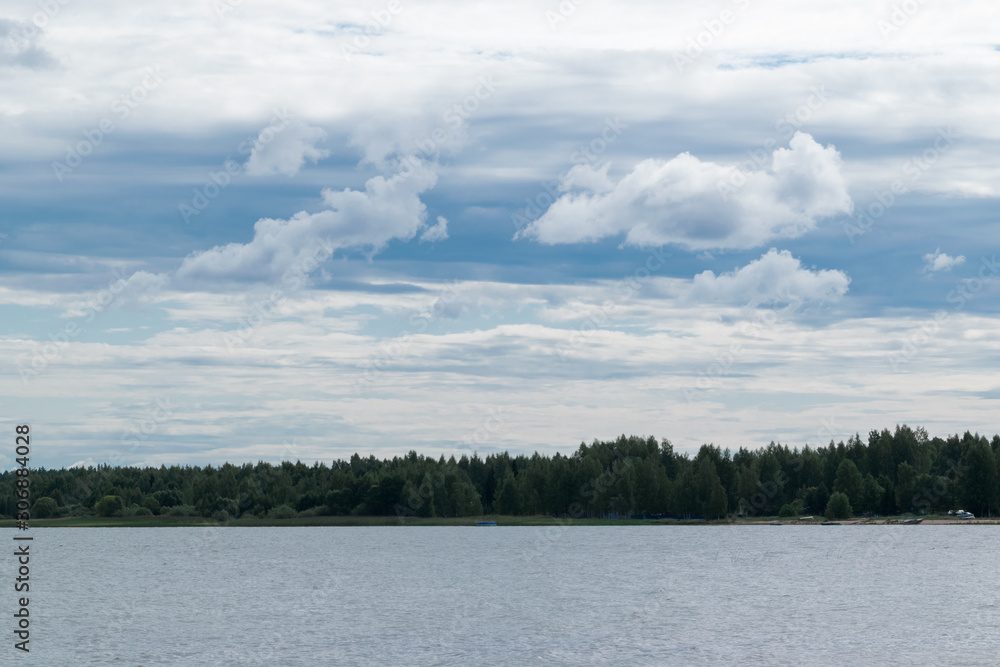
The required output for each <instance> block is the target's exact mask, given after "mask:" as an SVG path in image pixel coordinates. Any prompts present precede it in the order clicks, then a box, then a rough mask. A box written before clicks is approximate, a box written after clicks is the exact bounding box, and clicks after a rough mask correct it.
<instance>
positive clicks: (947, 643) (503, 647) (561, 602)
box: [0, 526, 1000, 665]
mask: <svg viewBox="0 0 1000 667" xmlns="http://www.w3.org/2000/svg"><path fill="white" fill-rule="evenodd" d="M31 533H32V534H33V535H34V537H35V540H34V543H33V545H32V551H33V556H32V563H31V565H32V572H31V578H32V581H31V603H30V608H31V619H32V639H31V647H32V652H31V654H30V655H29V656H22V655H14V654H15V652H14V651H13V650H12V647H11V646H10V644H11V643H12V642H11V641H10V636H11V634H12V633H11V630H12V629H13V622H12V616H11V614H12V613H13V605H14V601H15V599H14V598H15V595H14V593H13V591H12V586H9V585H8V584H7V583H4V584H3V585H2V586H0V590H3V591H5V592H4V593H3V594H2V599H0V609H3V617H4V618H5V619H7V620H6V621H4V626H5V627H3V628H2V630H3V636H4V637H5V638H6V639H5V645H4V646H3V647H2V649H0V656H3V657H2V659H0V664H4V665H13V664H24V665H480V664H482V665H527V664H555V665H580V664H633V665H635V664H639V665H642V664H648V665H662V664H669V665H702V664H703V665H717V664H735V663H740V664H761V665H765V664H766V665H802V664H822V665H834V664H838V665H844V664H847V665H870V664H893V665H910V664H932V663H933V664H955V665H958V664H962V665H969V664H982V665H995V664H998V662H1000V607H998V604H1000V600H998V593H1000V583H998V577H997V565H998V563H997V555H996V554H997V546H998V545H1000V527H997V526H843V527H836V526H826V527H819V526H808V527H807V526H782V527H776V526H775V527H771V526H759V527H725V526H721V527H657V526H649V527H646V526H630V527H624V526H623V527H575V528H560V527H552V528H533V527H524V528H520V527H517V528H515V527H508V528H505V527H498V528H476V527H468V528H460V527H454V528H402V527H394V528H111V529H101V528H59V529H34V530H32V531H31ZM12 534H13V532H12V531H8V530H4V531H2V532H0V536H2V537H3V538H4V539H5V540H6V541H7V544H8V545H9V544H12V543H13V542H12V541H11V539H10V538H11V537H12ZM5 551H9V552H12V551H13V550H12V549H5ZM13 568H14V563H13V558H12V557H11V556H10V555H9V554H8V555H6V556H5V558H4V568H3V574H2V575H0V576H3V577H4V578H5V579H9V580H12V579H13V575H12V572H13V571H14V570H13Z"/></svg>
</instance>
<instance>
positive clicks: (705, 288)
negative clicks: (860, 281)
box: [686, 248, 851, 306]
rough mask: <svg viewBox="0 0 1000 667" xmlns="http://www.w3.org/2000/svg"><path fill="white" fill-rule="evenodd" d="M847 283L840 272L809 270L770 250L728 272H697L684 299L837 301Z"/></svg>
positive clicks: (755, 303)
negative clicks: (718, 273)
mask: <svg viewBox="0 0 1000 667" xmlns="http://www.w3.org/2000/svg"><path fill="white" fill-rule="evenodd" d="M850 283H851V279H850V278H849V277H848V276H847V274H845V273H844V272H843V271H836V270H822V271H810V270H809V269H806V268H803V267H802V262H801V261H799V260H798V259H796V258H795V257H792V254H791V253H790V252H788V251H787V250H781V251H778V250H776V249H774V248H771V249H770V250H768V251H767V252H766V253H765V254H764V255H762V256H761V258H760V259H755V260H753V261H752V262H750V263H749V264H747V265H746V266H744V267H741V268H739V269H736V270H734V271H732V272H730V273H723V274H720V275H715V273H714V272H712V271H703V272H702V273H699V274H698V275H696V276H695V277H694V280H693V281H692V283H691V286H690V288H689V289H688V292H687V295H686V296H687V297H688V298H689V299H691V300H696V301H711V302H724V303H746V304H749V305H751V306H759V305H766V304H787V303H794V302H800V301H836V300H837V299H839V298H840V297H842V296H843V295H844V294H846V293H847V288H848V286H849V285H850Z"/></svg>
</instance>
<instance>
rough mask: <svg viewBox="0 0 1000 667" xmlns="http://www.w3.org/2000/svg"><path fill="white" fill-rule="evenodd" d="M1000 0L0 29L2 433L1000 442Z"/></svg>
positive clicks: (143, 442) (657, 5)
mask: <svg viewBox="0 0 1000 667" xmlns="http://www.w3.org/2000/svg"><path fill="white" fill-rule="evenodd" d="M344 5H349V6H344ZM993 9H994V7H993V5H992V3H989V2H985V1H975V0H970V1H968V2H963V3H952V4H946V3H932V2H928V1H926V0H924V1H918V0H906V1H900V0H894V1H893V2H879V1H875V2H871V1H865V2H860V1H846V2H845V1H844V0H837V1H836V2H832V1H826V0H814V1H812V2H809V3H802V2H791V1H786V0H771V1H763V0H724V1H721V2H704V1H701V0H699V1H697V2H695V1H687V0H683V1H672V2H662V1H657V2H642V1H635V2H629V3H621V2H602V1H598V0H563V1H562V2H557V1H556V0H552V1H547V2H546V1H538V2H527V1H522V0H510V1H507V2H504V3H502V5H501V4H498V3H491V2H462V3H457V2H435V1H433V0H432V1H425V2H420V3H413V2H407V1H406V0H391V1H388V2H383V1H381V0H379V1H375V2H353V3H333V4H332V5H331V3H326V2H310V1H306V0H303V1H296V2H294V3H276V2H266V1H263V0H260V1H258V0H242V1H240V0H199V1H197V2H195V1H185V0H180V1H178V2H172V3H134V2H128V3H126V2H119V1H118V0H107V1H105V2H101V3H83V2H77V1H76V0H39V1H38V2H30V1H21V0H12V1H10V2H7V3H4V8H3V15H2V16H0V90H2V93H0V401H2V405H3V410H2V411H0V419H2V420H3V421H4V422H5V423H6V424H7V426H8V428H9V429H10V431H9V433H11V434H13V426H14V425H15V424H23V423H28V424H30V425H31V427H32V436H33V438H34V439H35V442H34V443H33V444H34V447H33V456H34V457H35V458H34V460H33V464H34V465H36V466H44V467H63V466H70V465H92V464H98V463H111V464H114V465H155V466H159V465H161V464H166V465H171V464H184V465H206V464H213V465H217V464H221V463H223V462H225V461H229V462H233V463H243V462H256V461H258V460H263V461H271V462H277V461H281V460H302V461H305V462H313V461H317V460H319V461H327V462H328V461H330V460H333V459H337V458H348V457H350V456H351V454H353V453H355V452H358V453H360V454H361V455H362V456H367V455H370V454H372V455H375V456H377V457H380V458H381V457H392V456H396V455H402V454H405V453H406V452H408V451H409V450H412V449H415V450H417V451H418V452H420V453H423V454H427V455H432V456H435V457H436V456H439V455H444V456H446V457H447V456H451V455H455V456H456V457H457V456H461V455H462V454H468V455H471V454H472V453H473V452H478V453H479V454H480V455H488V454H490V453H494V452H498V451H503V450H507V451H510V452H511V453H512V454H520V453H523V454H531V453H532V452H535V451H538V452H540V453H544V454H550V455H551V454H553V453H555V452H557V451H559V452H562V453H564V454H565V453H569V452H570V451H572V450H573V449H575V448H576V447H577V446H578V445H579V443H580V442H581V441H587V442H590V441H591V440H593V439H595V438H598V439H609V438H614V437H616V436H617V435H619V434H622V433H625V434H636V435H653V436H656V437H658V438H661V437H662V438H668V439H669V440H670V441H671V442H672V443H673V444H674V447H675V449H677V450H678V451H682V452H696V451H697V449H698V448H699V447H700V446H701V445H702V444H704V443H714V444H716V445H718V446H720V447H723V448H727V447H728V448H731V449H733V450H735V449H738V448H739V447H747V448H757V447H761V446H765V445H767V444H768V443H769V442H771V441H778V442H781V443H784V444H788V445H789V446H796V447H801V446H803V445H806V444H809V445H812V446H815V445H823V444H826V443H827V442H829V441H830V440H841V439H846V438H848V437H850V436H851V435H853V434H854V433H855V432H860V433H861V434H862V435H863V436H864V434H866V433H867V432H868V431H869V430H871V429H882V428H890V429H892V428H893V427H894V426H895V425H896V424H902V423H908V424H910V425H912V426H923V427H925V428H926V429H927V430H928V431H929V432H930V433H931V434H932V435H942V436H943V435H947V434H950V433H955V432H963V431H965V430H971V431H974V432H975V431H979V432H982V433H993V432H996V431H997V428H996V415H997V414H998V413H1000V373H998V371H1000V337H998V333H997V332H998V324H1000V319H998V314H997V304H998V299H997V297H998V296H1000V264H997V250H998V247H997V246H998V243H997V240H998V238H1000V235H998V231H1000V230H998V227H997V223H998V219H997V218H998V214H1000V207H998V197H1000V164H998V162H997V160H996V155H997V154H998V153H1000V151H998V148H1000V126H998V125H997V123H996V109H997V108H998V106H1000V44H998V42H997V37H996V36H997V34H1000V32H998V28H1000V26H998V23H1000V15H998V14H997V13H996V12H995V11H992V10H993ZM12 440H13V435H11V446H10V447H8V448H6V449H5V450H4V449H0V466H3V467H4V468H5V469H6V468H9V467H11V466H13V465H14V461H13V459H14V456H15V454H14V451H13V450H14V447H13V442H12Z"/></svg>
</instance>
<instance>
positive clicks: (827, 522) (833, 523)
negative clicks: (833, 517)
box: [819, 521, 844, 526]
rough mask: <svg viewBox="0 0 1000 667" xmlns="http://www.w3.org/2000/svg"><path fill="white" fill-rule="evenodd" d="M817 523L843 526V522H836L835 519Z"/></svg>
mask: <svg viewBox="0 0 1000 667" xmlns="http://www.w3.org/2000/svg"><path fill="white" fill-rule="evenodd" d="M819 525H821V526H843V525H844V524H842V523H838V522H836V521H823V522H822V523H820V524H819Z"/></svg>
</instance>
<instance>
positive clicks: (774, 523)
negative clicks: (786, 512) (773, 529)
mask: <svg viewBox="0 0 1000 667" xmlns="http://www.w3.org/2000/svg"><path fill="white" fill-rule="evenodd" d="M767 525H769V526H784V525H785V524H783V523H781V522H780V521H772V522H771V523H769V524H767Z"/></svg>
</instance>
